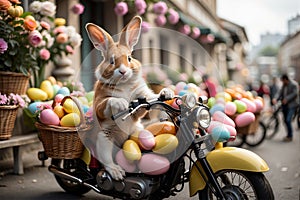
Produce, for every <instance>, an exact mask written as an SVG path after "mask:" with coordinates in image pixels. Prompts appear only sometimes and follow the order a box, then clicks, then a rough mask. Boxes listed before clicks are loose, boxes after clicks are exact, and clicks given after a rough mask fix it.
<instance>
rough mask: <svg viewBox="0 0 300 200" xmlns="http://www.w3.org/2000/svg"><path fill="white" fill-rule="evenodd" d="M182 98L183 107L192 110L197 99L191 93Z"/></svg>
mask: <svg viewBox="0 0 300 200" xmlns="http://www.w3.org/2000/svg"><path fill="white" fill-rule="evenodd" d="M182 98H183V99H182V100H183V102H184V103H185V105H186V106H187V107H189V108H194V107H195V106H196V104H197V97H196V95H195V94H193V93H189V94H186V95H184V96H183V97H182Z"/></svg>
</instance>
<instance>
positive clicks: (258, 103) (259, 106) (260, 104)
mask: <svg viewBox="0 0 300 200" xmlns="http://www.w3.org/2000/svg"><path fill="white" fill-rule="evenodd" d="M254 103H255V105H256V112H260V111H262V109H263V108H264V105H263V102H262V101H261V100H259V99H254Z"/></svg>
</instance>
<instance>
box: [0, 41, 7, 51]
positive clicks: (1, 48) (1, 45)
mask: <svg viewBox="0 0 300 200" xmlns="http://www.w3.org/2000/svg"><path fill="white" fill-rule="evenodd" d="M7 48H8V45H7V43H6V42H5V40H4V39H3V38H0V54H2V53H4V52H5V51H6V50H7Z"/></svg>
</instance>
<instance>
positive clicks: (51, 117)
mask: <svg viewBox="0 0 300 200" xmlns="http://www.w3.org/2000/svg"><path fill="white" fill-rule="evenodd" d="M40 120H41V122H42V123H43V124H46V125H59V117H58V116H57V115H56V113H55V112H54V111H53V110H52V109H45V110H43V111H42V112H41V114H40Z"/></svg>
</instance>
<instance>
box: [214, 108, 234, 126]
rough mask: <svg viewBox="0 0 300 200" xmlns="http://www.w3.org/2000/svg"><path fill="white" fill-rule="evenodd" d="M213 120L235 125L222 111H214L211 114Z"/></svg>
mask: <svg viewBox="0 0 300 200" xmlns="http://www.w3.org/2000/svg"><path fill="white" fill-rule="evenodd" d="M213 120H215V121H219V122H222V123H224V124H227V125H230V126H233V127H235V123H234V121H233V120H232V119H231V118H230V117H228V116H227V115H226V114H225V113H223V112H222V111H216V112H215V113H214V114H213Z"/></svg>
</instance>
